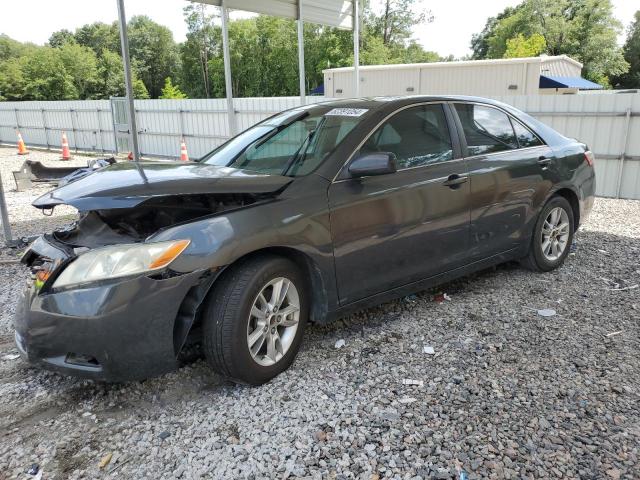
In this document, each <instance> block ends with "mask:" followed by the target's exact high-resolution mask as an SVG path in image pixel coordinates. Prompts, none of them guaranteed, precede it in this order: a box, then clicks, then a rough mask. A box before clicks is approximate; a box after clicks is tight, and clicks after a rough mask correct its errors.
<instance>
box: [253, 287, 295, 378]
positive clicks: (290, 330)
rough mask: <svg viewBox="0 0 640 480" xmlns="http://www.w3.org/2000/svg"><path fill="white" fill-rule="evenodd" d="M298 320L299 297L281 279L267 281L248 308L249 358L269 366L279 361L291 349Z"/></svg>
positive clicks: (293, 288) (292, 288) (293, 289)
mask: <svg viewBox="0 0 640 480" xmlns="http://www.w3.org/2000/svg"><path fill="white" fill-rule="evenodd" d="M299 320H300V296H299V295H298V289H297V288H296V286H295V285H294V283H293V282H292V281H291V280H289V279H287V278H284V277H278V278H274V279H273V280H271V281H270V282H268V283H267V284H266V285H265V286H264V287H262V289H261V290H260V292H259V293H258V295H257V296H256V298H255V300H254V301H253V304H252V306H251V312H250V313H249V320H248V324H247V345H248V347H249V352H250V353H251V357H252V358H253V359H254V360H255V361H256V363H258V364H259V365H262V366H265V367H268V366H271V365H274V364H275V363H277V362H278V361H280V360H281V359H282V357H284V356H285V355H286V353H287V351H288V350H289V348H290V347H291V344H292V343H293V340H294V338H295V336H296V330H297V329H298V323H299Z"/></svg>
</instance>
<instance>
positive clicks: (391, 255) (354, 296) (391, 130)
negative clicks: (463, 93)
mask: <svg viewBox="0 0 640 480" xmlns="http://www.w3.org/2000/svg"><path fill="white" fill-rule="evenodd" d="M445 108H448V107H447V106H445V105H443V104H439V103H434V104H424V105H419V106H414V107H410V108H405V109H402V110H400V111H399V112H397V113H395V114H394V115H393V116H392V117H390V118H389V119H388V120H387V121H386V122H384V123H383V124H382V125H381V126H380V127H379V128H378V129H377V130H376V131H375V132H373V134H371V135H370V136H369V137H368V139H367V140H366V141H365V143H364V144H363V145H362V147H361V148H360V150H359V151H358V152H356V154H355V155H354V156H353V158H357V156H359V155H365V154H367V153H371V152H392V153H394V154H395V155H396V158H397V161H398V171H397V172H396V173H391V174H386V175H379V176H369V177H363V178H344V179H341V180H337V181H335V182H334V183H333V184H332V185H331V186H330V188H329V208H330V217H331V234H332V237H333V244H334V257H335V264H336V274H337V283H338V291H339V296H340V302H341V304H343V305H346V304H349V303H351V302H354V301H357V300H360V299H362V298H365V297H368V296H371V295H374V294H376V293H381V292H384V291H386V290H389V289H392V288H394V287H398V286H402V285H406V284H409V283H411V282H415V281H418V280H421V279H424V278H427V277H430V276H432V275H436V274H438V273H442V272H444V271H446V270H449V269H452V268H455V267H457V266H460V265H462V264H463V263H464V262H465V258H466V252H467V247H468V236H469V234H468V232H469V230H468V229H469V208H470V207H469V193H470V189H469V182H468V181H466V176H467V167H466V162H465V161H464V160H463V159H462V158H460V155H459V154H458V152H457V151H456V152H454V150H456V149H454V147H453V142H452V138H451V135H450V129H449V122H448V120H447V113H445ZM451 118H452V117H451ZM339 178H341V177H339Z"/></svg>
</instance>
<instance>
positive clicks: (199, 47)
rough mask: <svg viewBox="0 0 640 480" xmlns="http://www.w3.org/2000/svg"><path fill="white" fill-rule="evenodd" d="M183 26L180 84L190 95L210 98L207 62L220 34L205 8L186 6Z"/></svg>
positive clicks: (213, 51) (219, 41)
mask: <svg viewBox="0 0 640 480" xmlns="http://www.w3.org/2000/svg"><path fill="white" fill-rule="evenodd" d="M183 16H184V20H185V23H186V24H187V40H186V41H185V42H184V43H182V44H181V45H180V47H179V48H180V60H181V72H180V74H181V82H180V83H181V85H183V86H184V87H185V88H186V90H187V91H188V92H190V94H191V96H193V97H197V98H209V97H210V96H211V75H210V74H209V60H210V59H212V58H213V57H214V56H215V55H216V50H219V48H220V47H221V39H222V36H221V31H220V28H218V27H216V26H215V24H214V18H215V15H211V14H209V13H207V10H206V5H204V4H202V3H201V4H198V5H193V4H190V5H187V6H186V7H184V9H183Z"/></svg>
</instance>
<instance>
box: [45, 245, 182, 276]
mask: <svg viewBox="0 0 640 480" xmlns="http://www.w3.org/2000/svg"><path fill="white" fill-rule="evenodd" d="M188 245H189V240H177V241H171V242H158V243H140V244H132V245H113V246H111V247H104V248H98V249H96V250H89V251H88V252H86V253H83V254H81V255H79V256H78V258H76V259H75V260H74V261H72V262H71V263H70V264H69V265H68V266H67V267H66V268H65V269H64V270H63V271H62V273H61V274H60V275H59V276H58V278H57V279H56V280H55V282H54V283H53V286H54V287H67V286H69V285H75V284H77V283H86V282H92V281H95V280H104V279H107V278H117V277H125V276H128V275H135V274H138V273H146V272H153V271H154V270H159V269H161V268H163V267H166V266H167V265H169V264H170V263H171V262H172V261H173V260H175V259H176V258H177V257H178V255H180V254H181V253H182V252H183V251H184V249H185V248H187V246H188Z"/></svg>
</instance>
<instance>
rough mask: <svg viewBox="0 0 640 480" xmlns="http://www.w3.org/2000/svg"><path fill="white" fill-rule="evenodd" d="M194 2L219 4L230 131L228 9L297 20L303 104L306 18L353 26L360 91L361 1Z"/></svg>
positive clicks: (123, 35) (134, 136) (125, 50)
mask: <svg viewBox="0 0 640 480" xmlns="http://www.w3.org/2000/svg"><path fill="white" fill-rule="evenodd" d="M116 1H117V4H118V20H119V28H120V41H121V46H122V56H123V60H124V62H123V63H124V71H125V75H124V77H125V86H126V91H127V101H128V104H129V112H130V118H129V131H130V136H131V145H132V154H133V158H134V160H135V161H138V160H139V157H140V153H139V150H138V132H137V130H136V118H135V108H134V101H133V88H132V77H131V62H130V59H129V45H128V43H129V42H128V38H127V22H126V15H125V11H124V0H116ZM188 1H191V2H192V3H204V4H208V5H215V6H217V7H220V14H221V15H220V16H221V19H222V52H223V56H224V78H225V90H226V98H227V110H228V116H229V134H230V135H231V136H234V135H235V134H236V133H238V127H237V122H236V112H235V109H234V107H233V83H232V81H231V56H230V53H229V16H228V15H229V13H228V9H229V8H232V9H235V10H243V11H246V12H253V13H261V14H266V15H273V16H275V17H282V18H293V19H296V20H297V28H298V71H299V73H298V74H299V76H300V104H301V105H304V104H305V103H306V91H305V90H306V88H305V82H304V75H305V74H304V41H303V40H304V39H303V24H304V22H305V21H306V22H311V23H317V24H320V25H326V26H329V27H338V28H343V29H347V30H353V63H354V69H355V92H356V97H357V96H359V94H360V75H359V64H360V4H359V0H188Z"/></svg>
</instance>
